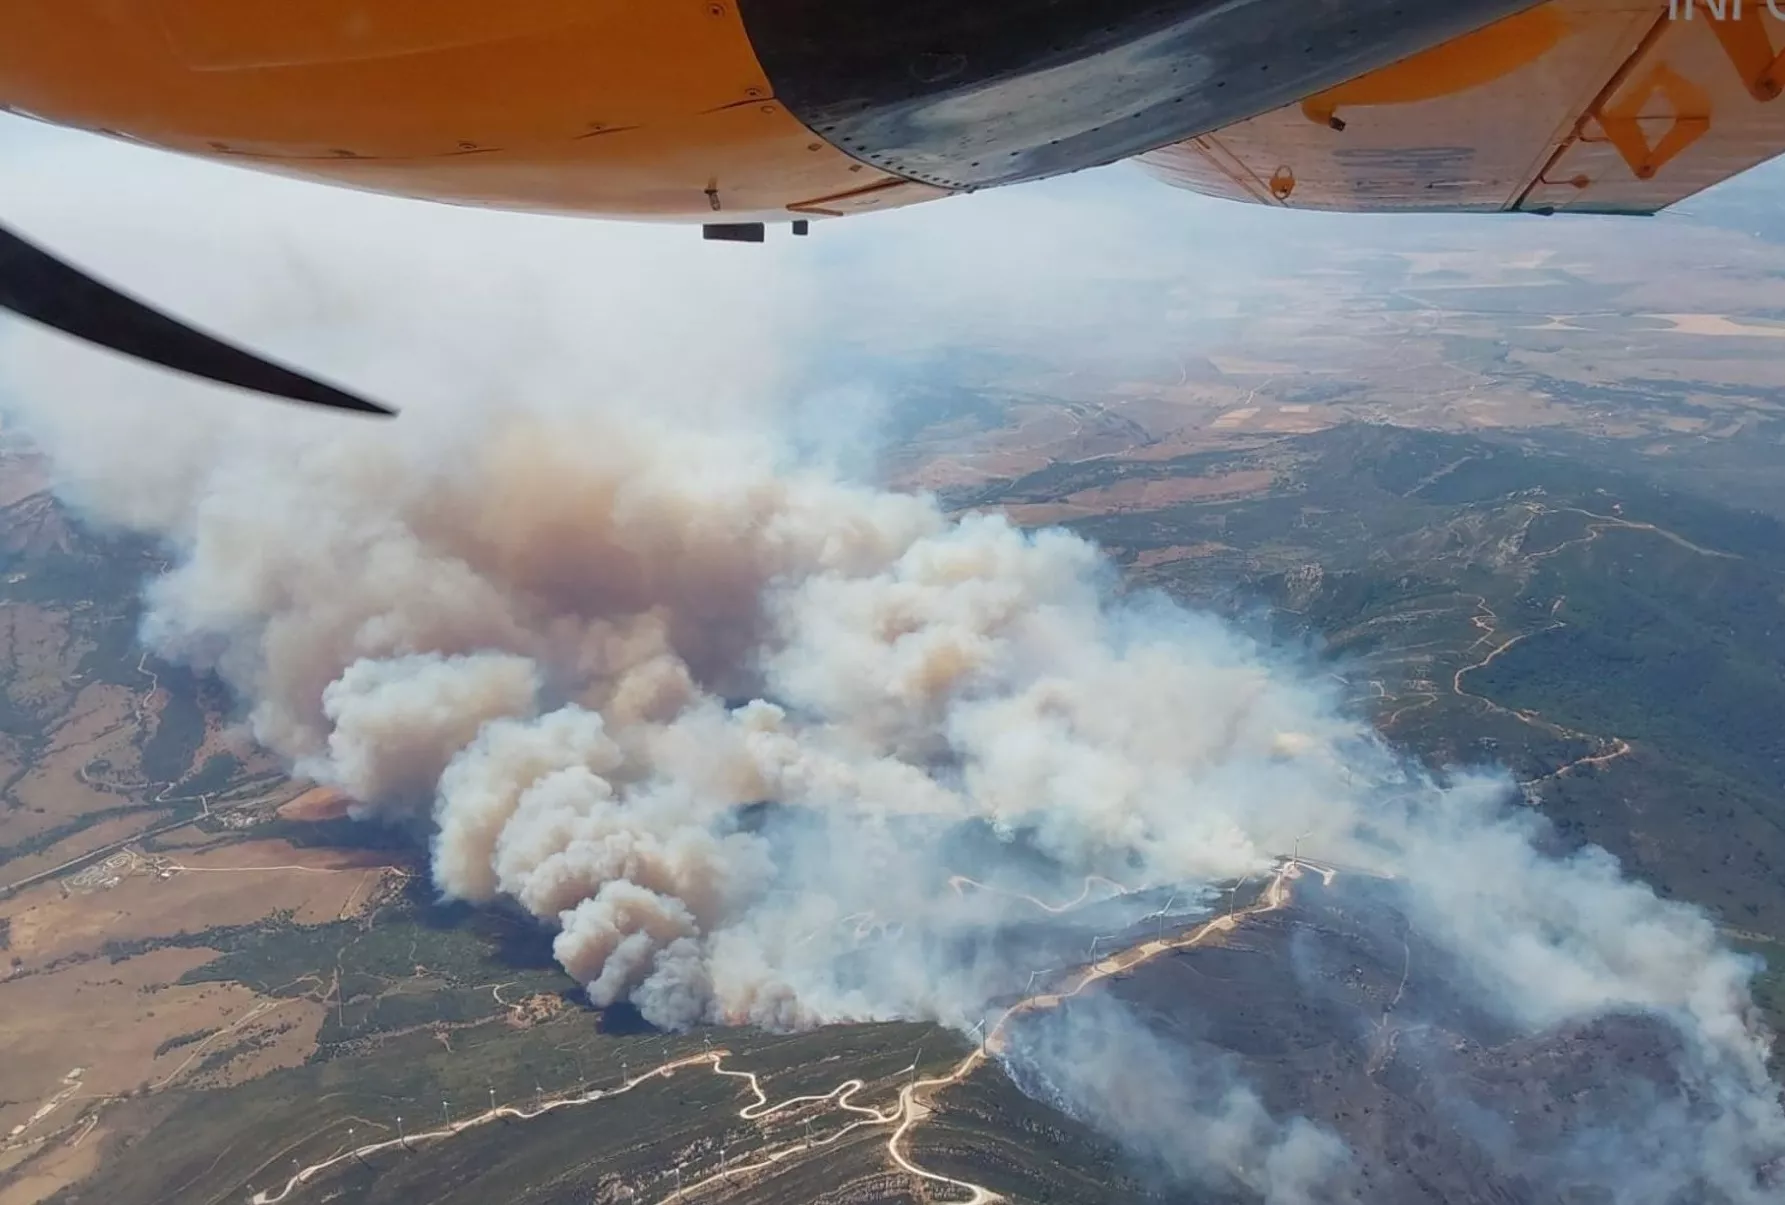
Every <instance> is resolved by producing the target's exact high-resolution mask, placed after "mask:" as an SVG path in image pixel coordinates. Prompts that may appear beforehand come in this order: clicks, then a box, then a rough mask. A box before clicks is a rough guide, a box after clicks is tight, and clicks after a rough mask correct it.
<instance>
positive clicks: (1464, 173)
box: [1332, 146, 1475, 199]
mask: <svg viewBox="0 0 1785 1205" xmlns="http://www.w3.org/2000/svg"><path fill="white" fill-rule="evenodd" d="M1332 155H1333V160H1334V162H1336V163H1337V164H1338V165H1339V166H1340V168H1342V169H1343V170H1344V172H1345V174H1346V175H1347V176H1348V177H1349V184H1350V188H1351V195H1352V196H1354V197H1357V198H1360V199H1367V198H1372V197H1405V196H1408V195H1410V194H1415V193H1417V192H1418V191H1419V190H1420V189H1427V188H1444V187H1447V186H1449V185H1452V184H1454V183H1455V182H1457V181H1464V180H1468V179H1469V167H1470V165H1471V164H1473V163H1474V161H1475V148H1474V147H1470V146H1416V147H1345V148H1342V149H1336V150H1334V151H1333V153H1332Z"/></svg>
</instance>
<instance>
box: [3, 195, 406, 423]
mask: <svg viewBox="0 0 1785 1205" xmlns="http://www.w3.org/2000/svg"><path fill="white" fill-rule="evenodd" d="M0 307H4V308H6V309H9V310H11V311H12V312H13V313H15V314H19V315H21V316H23V317H25V318H30V319H32V320H33V321H35V322H41V323H43V324H44V325H45V326H50V327H54V328H55V329H56V330H59V331H62V332H64V333H65V334H70V335H74V336H75V337H76V338H80V339H85V340H87V341H88V342H90V343H97V344H98V345H99V346H101V347H109V348H110V349H111V350H113V351H116V352H122V353H123V354H124V355H127V356H134V357H135V358H137V359H139V360H146V361H148V362H149V363H151V364H159V365H161V366H162V367H163V368H171V369H173V370H175V371H176V372H184V373H188V374H190V375H192V376H195V377H204V378H205V379H206V380H211V381H216V382H218V383H220V384H223V385H234V386H235V387H237V388H238V389H251V390H253V391H254V392H256V393H264V394H269V395H271V396H273V397H277V398H284V399H286V400H287V401H293V402H304V403H307V404H309V405H312V406H327V407H330V408H332V409H335V410H353V411H357V412H359V413H361V414H382V415H392V414H395V413H396V411H395V410H392V409H390V408H389V407H386V406H380V405H379V404H378V403H377V402H369V401H367V400H366V399H364V398H361V397H355V396H354V395H353V394H351V393H347V392H344V391H343V390H340V389H336V388H335V387H334V386H333V385H325V384H324V383H322V382H321V381H318V380H315V379H314V378H311V377H307V376H304V375H303V374H302V373H298V372H293V371H292V370H291V369H289V368H281V367H280V366H279V365H277V364H274V363H272V362H271V361H268V360H263V359H261V358H260V357H259V356H257V355H255V354H254V353H252V352H249V351H244V350H243V349H241V348H239V347H235V346H232V345H231V344H228V343H225V342H224V341H223V340H221V339H218V338H216V337H215V336H212V335H207V334H205V333H204V332H203V331H200V330H196V329H194V328H193V327H190V326H187V325H186V324H185V323H183V322H180V321H179V320H177V319H175V318H171V317H169V316H168V315H166V314H163V313H161V312H160V311H158V310H155V309H152V308H150V307H149V306H147V305H144V304H143V303H142V302H140V301H137V300H135V299H134V298H131V297H127V296H125V295H124V294H123V293H120V292H118V291H117V290H116V289H114V288H112V287H111V286H110V285H106V284H102V283H100V282H99V281H97V280H95V279H93V278H92V277H91V276H88V275H87V274H86V273H84V272H81V271H80V270H79V269H77V268H73V267H71V266H69V265H68V264H65V263H63V262H62V261H61V260H59V259H57V258H56V257H55V256H53V255H51V254H50V253H49V252H47V251H44V250H43V249H42V248H40V247H37V246H34V245H33V244H31V243H28V242H26V241H25V240H24V239H22V238H20V237H18V236H17V235H16V234H13V233H12V232H11V231H9V230H7V229H5V228H4V227H0Z"/></svg>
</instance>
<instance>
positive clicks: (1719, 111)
mask: <svg viewBox="0 0 1785 1205" xmlns="http://www.w3.org/2000/svg"><path fill="white" fill-rule="evenodd" d="M1782 14H1785V0H1550V2H1549V3H1546V4H1543V5H1540V6H1539V7H1536V8H1532V9H1528V10H1526V11H1524V12H1521V13H1518V14H1517V15H1515V16H1512V17H1508V18H1505V19H1503V20H1501V21H1499V22H1496V23H1495V24H1493V25H1489V26H1487V27H1485V28H1483V29H1480V30H1477V31H1476V32H1474V33H1472V34H1468V35H1465V36H1463V37H1460V38H1456V39H1453V40H1452V41H1450V42H1448V43H1445V44H1444V45H1441V46H1438V47H1435V48H1433V49H1431V50H1427V51H1425V52H1423V53H1421V54H1417V55H1414V56H1413V57H1411V58H1407V59H1403V60H1401V61H1400V62H1398V63H1395V64H1392V65H1390V66H1388V67H1385V68H1381V69H1379V70H1376V71H1373V72H1371V73H1369V74H1367V75H1364V76H1361V77H1359V78H1357V79H1354V80H1352V81H1350V82H1348V83H1344V84H1340V85H1338V86H1337V87H1334V88H1331V89H1328V90H1326V91H1323V92H1318V93H1316V94H1314V95H1312V96H1310V97H1308V98H1306V99H1304V100H1302V101H1300V102H1297V103H1295V104H1291V105H1286V106H1283V107H1281V108H1278V109H1275V110H1273V111H1271V112H1268V113H1265V114H1263V115H1261V116H1258V117H1254V118H1251V119H1249V120H1246V121H1240V122H1236V123H1234V124H1231V125H1228V126H1226V127H1224V128H1222V129H1220V130H1217V131H1215V132H1213V133H1210V134H1205V135H1203V136H1201V137H1197V138H1191V139H1188V140H1186V141H1183V142H1178V143H1175V144H1173V145H1170V146H1167V147H1164V148H1162V149H1160V150H1156V151H1152V152H1150V153H1148V154H1145V155H1142V156H1140V157H1139V161H1140V163H1141V164H1142V165H1143V166H1145V167H1146V168H1147V169H1148V170H1149V171H1151V172H1152V173H1153V174H1154V175H1156V176H1158V177H1160V178H1162V179H1164V180H1166V181H1168V182H1169V183H1172V184H1175V185H1178V186H1180V187H1183V188H1188V189H1191V190H1193V191H1196V192H1200V193H1206V194H1210V195H1214V196H1221V197H1228V198H1232V199H1235V200H1242V201H1252V202H1256V203H1259V204H1265V205H1277V206H1283V207H1287V208H1299V209H1319V210H1339V211H1377V210H1388V211H1404V212H1417V211H1440V212H1442V211H1450V212H1471V211H1473V212H1506V211H1516V212H1527V213H1551V212H1576V213H1620V214H1649V213H1654V212H1655V211H1657V210H1660V209H1664V208H1666V207H1667V206H1669V205H1671V204H1673V203H1674V202H1676V201H1680V200H1683V199H1684V198H1686V197H1689V196H1691V195H1692V194H1694V193H1696V192H1699V191H1700V190H1702V189H1705V188H1708V187H1710V186H1711V185H1713V184H1716V183H1718V182H1719V181H1722V180H1725V179H1727V178H1729V177H1730V176H1733V175H1735V174H1737V173H1738V172H1742V171H1745V170H1746V169H1748V168H1750V167H1753V166H1754V165H1756V164H1758V163H1761V162H1763V161H1765V160H1767V159H1770V158H1772V157H1773V156H1774V155H1776V154H1779V153H1780V152H1781V151H1785V100H1782V99H1780V93H1781V91H1785V19H1782Z"/></svg>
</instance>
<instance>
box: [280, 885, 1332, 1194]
mask: <svg viewBox="0 0 1785 1205" xmlns="http://www.w3.org/2000/svg"><path fill="white" fill-rule="evenodd" d="M1304 870H1306V871H1312V872H1314V873H1316V874H1319V875H1320V876H1321V877H1322V878H1323V879H1324V880H1325V881H1326V882H1327V883H1329V884H1330V883H1331V882H1332V880H1333V879H1334V877H1336V875H1337V873H1338V872H1337V871H1336V870H1334V869H1333V868H1331V867H1327V866H1321V865H1318V864H1316V863H1313V862H1310V861H1308V860H1307V859H1304V858H1289V859H1286V860H1284V861H1283V862H1282V863H1281V864H1280V865H1279V866H1278V867H1277V869H1276V871H1275V872H1274V873H1273V874H1272V876H1271V878H1270V880H1269V881H1268V882H1267V883H1266V885H1265V889H1264V891H1263V893H1262V894H1261V895H1260V896H1259V898H1258V900H1257V902H1256V903H1253V904H1251V905H1249V906H1247V907H1245V908H1240V909H1237V910H1235V911H1233V912H1229V913H1224V914H1222V915H1221V916H1218V917H1215V918H1214V919H1212V920H1208V921H1205V922H1203V923H1202V924H1200V925H1197V926H1195V927H1193V928H1191V929H1188V930H1185V931H1184V932H1182V933H1177V934H1173V935H1172V936H1169V937H1159V938H1155V939H1154V940H1151V941H1145V942H1141V943H1140V944H1139V945H1135V946H1130V947H1128V948H1127V949H1124V950H1121V951H1119V952H1118V953H1115V954H1112V955H1110V956H1109V957H1108V958H1105V959H1102V960H1100V961H1098V962H1095V963H1092V964H1091V965H1089V966H1086V967H1082V968H1080V969H1079V970H1078V971H1077V972H1075V973H1074V974H1073V975H1072V976H1071V977H1069V978H1068V979H1067V980H1066V981H1065V982H1064V983H1062V984H1060V985H1059V986H1058V987H1056V988H1053V989H1052V990H1049V991H1045V992H1041V993H1038V994H1036V995H1032V996H1026V997H1024V998H1023V999H1021V1000H1019V1001H1017V1002H1016V1003H1015V1004H1012V1005H1010V1006H1009V1007H1007V1008H1006V1009H1005V1010H1004V1011H1003V1012H1002V1013H1000V1014H999V1015H998V1018H997V1020H995V1021H993V1022H992V1023H991V1024H990V1025H989V1026H987V1027H986V1029H985V1033H984V1036H983V1037H982V1039H981V1042H980V1045H979V1046H978V1047H976V1048H975V1049H974V1050H972V1051H971V1052H970V1053H968V1054H967V1055H966V1057H964V1058H962V1059H961V1060H960V1062H958V1063H956V1064H955V1066H954V1068H953V1069H952V1070H950V1071H949V1072H948V1073H947V1074H946V1075H940V1076H934V1077H932V1078H929V1079H913V1080H912V1081H911V1082H910V1083H908V1084H906V1085H905V1086H904V1087H903V1088H901V1089H900V1090H899V1096H898V1100H897V1102H896V1103H895V1104H894V1105H893V1106H892V1107H891V1108H888V1109H876V1108H872V1107H870V1106H867V1105H860V1104H856V1103H855V1101H854V1097H855V1096H856V1094H857V1093H859V1092H861V1091H862V1089H863V1088H865V1087H866V1086H867V1085H866V1083H865V1082H864V1081H863V1080H859V1079H848V1080H844V1081H843V1082H842V1083H840V1084H838V1085H837V1086H836V1087H835V1088H832V1089H831V1090H830V1091H829V1092H826V1093H822V1094H820V1095H808V1096H795V1097H790V1098H789V1099H787V1100H783V1101H779V1102H776V1103H772V1104H771V1103H770V1101H769V1097H768V1094H767V1093H766V1092H764V1091H763V1090H762V1084H761V1082H760V1081H759V1080H758V1078H757V1076H756V1074H755V1073H754V1072H751V1071H736V1070H733V1069H731V1068H729V1067H727V1066H725V1060H726V1058H727V1057H729V1056H730V1054H731V1052H730V1051H728V1050H712V1051H705V1052H703V1053H701V1054H698V1055H689V1056H686V1057H684V1058H680V1059H674V1060H671V1061H667V1062H665V1063H664V1064H663V1065H662V1066H659V1067H656V1068H654V1069H652V1070H650V1071H647V1072H645V1073H643V1074H642V1075H637V1076H634V1077H633V1078H631V1079H629V1080H627V1081H626V1082H625V1083H623V1084H622V1085H621V1086H619V1087H617V1088H611V1089H594V1090H591V1091H587V1092H581V1093H577V1094H575V1095H572V1096H565V1097H560V1098H558V1099H555V1100H549V1101H542V1102H541V1103H540V1104H539V1105H537V1106H536V1107H535V1108H532V1109H527V1108H522V1107H520V1106H516V1105H498V1106H496V1107H495V1108H492V1109H487V1110H485V1111H484V1112H482V1113H478V1114H476V1115H474V1116H471V1117H466V1118H464V1119H463V1120H461V1121H456V1122H452V1123H450V1124H448V1125H445V1126H441V1127H439V1128H436V1129H432V1130H423V1131H419V1132H417V1133H414V1134H404V1135H401V1136H399V1137H397V1138H391V1139H386V1140H384V1141H382V1142H374V1143H367V1144H363V1145H360V1146H356V1147H352V1148H350V1149H345V1150H342V1151H340V1152H339V1153H337V1154H335V1155H332V1156H330V1157H329V1158H327V1159H323V1160H320V1161H318V1162H316V1163H312V1164H310V1165H309V1166H308V1167H304V1168H300V1169H298V1170H297V1171H296V1173H295V1174H294V1175H292V1176H291V1178H290V1179H288V1180H287V1181H285V1183H284V1184H283V1185H282V1186H280V1187H279V1188H278V1189H277V1190H266V1189H263V1190H261V1191H259V1192H256V1193H254V1194H253V1195H251V1196H250V1197H249V1198H248V1199H249V1201H250V1203H251V1205H282V1203H283V1202H285V1201H287V1200H289V1199H290V1198H291V1197H292V1196H293V1194H295V1193H297V1192H298V1191H299V1190H300V1189H302V1188H303V1187H304V1186H305V1185H307V1184H310V1183H311V1182H313V1181H314V1180H316V1179H317V1177H319V1176H322V1175H324V1174H325V1173H327V1172H328V1171H330V1170H332V1169H334V1168H337V1167H340V1166H341V1165H342V1164H344V1163H346V1162H347V1161H348V1160H360V1161H363V1160H365V1159H366V1158H367V1157H369V1156H372V1155H376V1154H379V1153H381V1152H384V1151H390V1150H393V1149H396V1148H399V1147H401V1148H403V1149H405V1150H414V1149H415V1148H416V1147H418V1146H422V1145H426V1144H428V1143H435V1142H443V1141H445V1140H446V1139H449V1138H451V1137H453V1136H454V1135H456V1134H461V1133H463V1132H464V1131H466V1130H469V1129H474V1128H476V1127H478V1126H482V1125H489V1124H490V1123H492V1122H498V1121H501V1120H503V1119H504V1118H513V1119H515V1120H517V1121H528V1120H530V1119H532V1118H535V1117H540V1116H543V1115H544V1114H547V1113H550V1112H553V1111H554V1110H558V1109H570V1108H577V1107H580V1106H583V1105H591V1104H595V1103H597V1102H599V1101H604V1100H611V1099H613V1098H614V1097H616V1096H623V1095H625V1094H626V1093H628V1092H630V1091H632V1090H633V1089H635V1088H637V1087H639V1086H640V1085H641V1084H646V1083H650V1082H651V1081H653V1080H658V1079H668V1078H669V1077H670V1076H672V1075H674V1074H675V1073H676V1072H678V1071H680V1070H682V1069H683V1068H692V1067H705V1068H706V1069H707V1070H709V1071H711V1072H712V1073H713V1074H715V1075H722V1076H725V1077H727V1078H730V1079H739V1080H742V1081H744V1083H745V1086H746V1087H748V1089H749V1090H750V1093H751V1095H752V1096H754V1097H755V1098H756V1099H755V1100H754V1101H753V1102H752V1103H750V1104H747V1105H745V1106H744V1107H743V1108H741V1109H739V1110H738V1114H737V1115H738V1116H739V1117H740V1118H742V1119H743V1120H745V1121H760V1120H763V1119H764V1118H768V1117H772V1116H774V1115H775V1114H777V1113H781V1112H784V1111H786V1110H788V1109H793V1108H797V1107H799V1106H801V1105H822V1104H829V1105H831V1106H832V1107H833V1108H834V1109H836V1110H837V1111H838V1112H841V1113H843V1114H845V1115H846V1116H847V1118H848V1120H847V1121H846V1122H845V1124H844V1125H842V1126H841V1127H839V1128H838V1129H836V1130H835V1131H833V1132H831V1133H829V1134H826V1135H823V1136H821V1137H816V1138H804V1139H801V1140H799V1141H797V1142H791V1143H786V1144H783V1145H780V1146H773V1147H769V1148H766V1149H765V1150H763V1151H762V1152H761V1153H760V1154H758V1155H757V1156H756V1157H755V1158H753V1159H752V1160H751V1161H750V1162H747V1163H730V1164H723V1165H722V1166H721V1168H720V1170H719V1171H717V1172H714V1173H713V1174H711V1175H708V1176H706V1177H704V1178H702V1179H700V1180H697V1181H693V1182H691V1183H688V1184H686V1185H682V1186H680V1187H678V1188H677V1189H676V1190H675V1191H674V1192H672V1193H671V1194H670V1195H669V1196H667V1197H665V1198H664V1199H663V1201H662V1205H673V1203H676V1202H682V1201H686V1200H688V1199H689V1198H692V1197H694V1196H696V1195H698V1194H699V1193H701V1192H702V1191H703V1190H705V1189H709V1188H712V1187H713V1186H715V1185H718V1184H723V1183H734V1182H736V1180H737V1178H738V1177H740V1176H747V1175H749V1174H751V1173H753V1172H757V1171H761V1170H764V1169H766V1168H770V1167H773V1166H775V1165H776V1164H779V1163H784V1162H786V1161H787V1160H788V1159H791V1158H794V1157H796V1156H798V1155H801V1154H804V1153H806V1152H809V1151H813V1150H817V1149H819V1148H822V1147H827V1146H830V1145H831V1144H833V1143H835V1142H836V1141H838V1140H839V1139H841V1138H842V1137H844V1136H845V1135H847V1134H850V1133H853V1132H855V1131H856V1130H859V1129H862V1128H863V1127H868V1126H891V1127H893V1129H892V1132H891V1133H890V1134H889V1135H888V1136H887V1139H886V1154H887V1158H888V1159H889V1160H891V1162H892V1163H893V1164H894V1165H895V1166H897V1167H898V1168H899V1169H900V1170H902V1171H904V1172H906V1173H907V1174H909V1175H911V1176H915V1177H917V1178H918V1179H921V1180H925V1181H928V1182H930V1183H932V1184H938V1185H944V1186H947V1187H950V1188H955V1189H959V1190H961V1191H963V1192H966V1193H968V1194H969V1197H968V1200H967V1202H966V1205H990V1203H991V1202H995V1201H1001V1200H1003V1198H1002V1197H1001V1196H1000V1195H999V1194H998V1193H996V1192H994V1191H993V1190H992V1189H990V1188H987V1187H986V1186H985V1185H983V1184H976V1183H974V1182H972V1181H970V1180H959V1179H956V1178H954V1177H952V1176H945V1175H943V1174H941V1173H940V1172H934V1171H930V1170H929V1169H927V1168H925V1167H923V1166H921V1165H920V1164H918V1163H917V1162H915V1161H914V1160H913V1159H912V1158H911V1156H909V1155H908V1154H906V1152H905V1142H906V1139H907V1138H908V1137H909V1136H910V1134H911V1131H912V1130H913V1129H915V1128H916V1127H917V1126H919V1125H921V1124H922V1123H923V1121H924V1119H925V1118H927V1117H928V1116H929V1115H930V1114H931V1112H932V1111H933V1107H932V1104H931V1101H933V1100H934V1098H935V1096H936V1095H937V1094H938V1093H940V1092H942V1091H944V1090H946V1089H948V1088H950V1087H953V1086H954V1085H956V1084H959V1083H961V1082H962V1081H964V1080H965V1079H966V1078H967V1077H968V1076H970V1075H972V1074H973V1072H974V1071H975V1070H977V1069H978V1068H979V1066H980V1065H981V1064H983V1063H986V1062H988V1061H990V1060H991V1059H992V1058H994V1057H996V1056H997V1055H998V1054H999V1053H1001V1052H1002V1051H1003V1050H1004V1049H1005V1048H1006V1046H1007V1045H1008V1043H1009V1041H1010V1029H1011V1025H1012V1022H1014V1021H1015V1020H1016V1019H1017V1018H1019V1017H1022V1016H1025V1015H1028V1014H1030V1013H1037V1012H1045V1011H1047V1010H1049V1009H1054V1008H1058V1007H1060V1005H1062V1004H1064V1003H1065V1002H1066V1001H1068V1000H1070V999H1072V998H1073V997H1075V996H1078V995H1080V994H1082V993H1083V992H1084V991H1085V990H1086V989H1088V988H1090V987H1091V986H1092V985H1094V984H1096V983H1098V982H1100V981H1102V980H1104V979H1108V978H1109V977H1110V976H1112V975H1119V974H1121V973H1123V972H1124V971H1131V970H1133V969H1134V968H1136V967H1138V966H1140V965H1142V964H1143V963H1147V962H1151V961H1152V960H1154V959H1156V958H1159V957H1161V956H1163V955H1165V954H1170V953H1173V952H1175V951H1178V950H1187V949H1191V948H1193V947H1195V946H1199V945H1201V944H1203V943H1204V942H1206V941H1208V940H1209V939H1210V938H1211V937H1213V936H1215V935H1216V934H1220V933H1226V932H1229V931H1231V930H1233V929H1234V928H1236V927H1238V926H1239V925H1240V924H1242V923H1243V922H1244V921H1246V920H1247V919H1248V918H1250V917H1254V916H1258V915H1261V914H1263V913H1267V912H1274V911H1276V910H1277V909H1279V908H1281V907H1283V906H1284V905H1285V904H1287V903H1288V902H1289V900H1290V883H1291V882H1292V881H1293V880H1295V879H1296V878H1298V877H1300V875H1301V874H1302V872H1303V871H1304ZM964 883H965V881H963V885H964ZM1117 886H1119V884H1118V885H1117ZM1089 888H1090V883H1089V882H1087V883H1086V889H1087V892H1088V891H1089ZM957 890H958V888H957ZM1036 902H1037V903H1038V904H1040V901H1036ZM1041 906H1042V907H1043V908H1046V909H1047V910H1048V911H1055V910H1056V909H1057V907H1058V906H1054V907H1050V906H1048V905H1046V904H1041Z"/></svg>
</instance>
